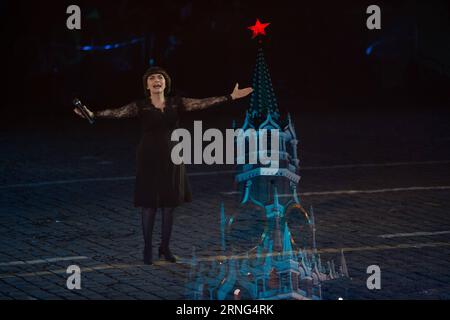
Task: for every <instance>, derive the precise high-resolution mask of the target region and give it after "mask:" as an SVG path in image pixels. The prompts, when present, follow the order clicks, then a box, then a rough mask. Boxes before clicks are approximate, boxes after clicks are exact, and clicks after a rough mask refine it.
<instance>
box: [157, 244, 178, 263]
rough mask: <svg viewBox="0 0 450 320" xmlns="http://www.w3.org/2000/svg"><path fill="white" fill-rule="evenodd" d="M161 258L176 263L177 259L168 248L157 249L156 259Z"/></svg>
mask: <svg viewBox="0 0 450 320" xmlns="http://www.w3.org/2000/svg"><path fill="white" fill-rule="evenodd" d="M161 256H164V259H165V260H166V261H169V262H174V263H175V262H177V258H175V256H174V255H173V254H172V252H170V249H169V248H166V249H163V248H162V247H159V251H158V257H159V258H160V259H161Z"/></svg>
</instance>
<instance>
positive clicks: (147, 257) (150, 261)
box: [144, 249, 153, 265]
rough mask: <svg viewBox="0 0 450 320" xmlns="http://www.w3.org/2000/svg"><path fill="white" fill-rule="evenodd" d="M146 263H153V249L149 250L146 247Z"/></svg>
mask: <svg viewBox="0 0 450 320" xmlns="http://www.w3.org/2000/svg"><path fill="white" fill-rule="evenodd" d="M144 264H147V265H152V264H153V259H152V253H151V251H150V252H148V250H145V249H144Z"/></svg>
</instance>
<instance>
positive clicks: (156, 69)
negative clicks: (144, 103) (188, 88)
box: [142, 67, 172, 97]
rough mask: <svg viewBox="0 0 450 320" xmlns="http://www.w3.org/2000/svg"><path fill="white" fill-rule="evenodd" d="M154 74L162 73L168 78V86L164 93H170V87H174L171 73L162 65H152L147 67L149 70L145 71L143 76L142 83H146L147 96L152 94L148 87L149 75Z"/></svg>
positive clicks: (145, 91)
mask: <svg viewBox="0 0 450 320" xmlns="http://www.w3.org/2000/svg"><path fill="white" fill-rule="evenodd" d="M152 74H162V76H163V77H164V79H165V80H166V88H165V89H164V95H166V96H167V95H168V94H169V93H170V89H171V87H172V79H170V76H169V74H168V73H167V71H166V70H164V69H163V68H161V67H150V68H148V69H147V71H145V73H144V76H143V77H142V83H143V85H144V93H145V96H146V97H148V96H150V92H149V90H148V89H147V79H148V77H150V76H151V75H152Z"/></svg>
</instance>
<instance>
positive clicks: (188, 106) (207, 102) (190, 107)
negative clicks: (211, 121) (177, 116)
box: [181, 95, 232, 111]
mask: <svg viewBox="0 0 450 320" xmlns="http://www.w3.org/2000/svg"><path fill="white" fill-rule="evenodd" d="M230 100H232V99H231V95H227V96H221V97H210V98H204V99H192V98H181V104H182V105H183V108H184V110H186V111H194V110H202V109H206V108H209V107H212V106H216V105H219V104H221V103H224V102H227V101H230Z"/></svg>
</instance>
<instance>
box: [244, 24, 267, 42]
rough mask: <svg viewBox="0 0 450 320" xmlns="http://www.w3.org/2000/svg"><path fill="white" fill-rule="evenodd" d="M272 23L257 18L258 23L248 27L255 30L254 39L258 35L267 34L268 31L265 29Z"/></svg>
mask: <svg viewBox="0 0 450 320" xmlns="http://www.w3.org/2000/svg"><path fill="white" fill-rule="evenodd" d="M269 24H270V23H261V22H260V21H259V19H256V24H255V25H254V26H251V27H248V28H249V29H250V30H252V31H253V37H252V39H255V38H256V37H257V36H258V35H260V34H262V35H266V31H265V30H264V29H265V28H267V26H268V25H269Z"/></svg>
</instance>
